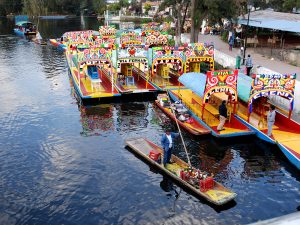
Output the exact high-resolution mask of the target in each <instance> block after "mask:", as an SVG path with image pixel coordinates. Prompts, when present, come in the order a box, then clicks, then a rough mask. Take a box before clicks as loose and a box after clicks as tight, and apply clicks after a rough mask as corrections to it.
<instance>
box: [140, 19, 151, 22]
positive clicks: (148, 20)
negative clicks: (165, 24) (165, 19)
mask: <svg viewBox="0 0 300 225" xmlns="http://www.w3.org/2000/svg"><path fill="white" fill-rule="evenodd" d="M150 22H152V19H147V18H143V19H142V20H141V23H150Z"/></svg>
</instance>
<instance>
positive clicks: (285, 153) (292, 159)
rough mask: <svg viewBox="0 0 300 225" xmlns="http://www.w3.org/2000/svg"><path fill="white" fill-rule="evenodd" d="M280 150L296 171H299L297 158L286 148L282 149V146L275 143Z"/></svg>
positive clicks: (299, 160) (299, 163) (299, 161)
mask: <svg viewBox="0 0 300 225" xmlns="http://www.w3.org/2000/svg"><path fill="white" fill-rule="evenodd" d="M277 145H278V147H279V148H280V150H281V151H282V152H283V154H284V155H285V156H286V157H287V158H288V160H289V161H290V162H291V163H292V164H293V165H294V166H296V167H297V169H299V170H300V159H299V158H297V157H296V156H295V155H294V154H293V153H292V152H290V151H289V150H288V149H287V148H286V147H284V146H283V145H282V144H279V143H277Z"/></svg>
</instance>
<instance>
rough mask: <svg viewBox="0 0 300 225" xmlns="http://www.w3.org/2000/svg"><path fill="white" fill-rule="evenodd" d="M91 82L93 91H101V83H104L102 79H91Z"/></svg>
mask: <svg viewBox="0 0 300 225" xmlns="http://www.w3.org/2000/svg"><path fill="white" fill-rule="evenodd" d="M90 80H91V88H92V91H94V88H95V89H96V90H97V89H100V83H101V82H102V80H101V79H99V78H98V79H93V78H90Z"/></svg>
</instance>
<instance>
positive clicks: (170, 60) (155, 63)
mask: <svg viewBox="0 0 300 225" xmlns="http://www.w3.org/2000/svg"><path fill="white" fill-rule="evenodd" d="M168 63H170V64H176V65H178V73H179V74H182V73H183V62H182V59H181V58H177V57H174V58H157V59H154V61H153V63H152V75H156V74H157V66H158V64H168Z"/></svg>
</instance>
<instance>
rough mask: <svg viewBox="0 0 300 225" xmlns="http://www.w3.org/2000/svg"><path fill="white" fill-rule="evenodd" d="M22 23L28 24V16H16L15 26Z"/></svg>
mask: <svg viewBox="0 0 300 225" xmlns="http://www.w3.org/2000/svg"><path fill="white" fill-rule="evenodd" d="M20 22H28V16H26V15H17V16H15V24H18V23H20Z"/></svg>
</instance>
